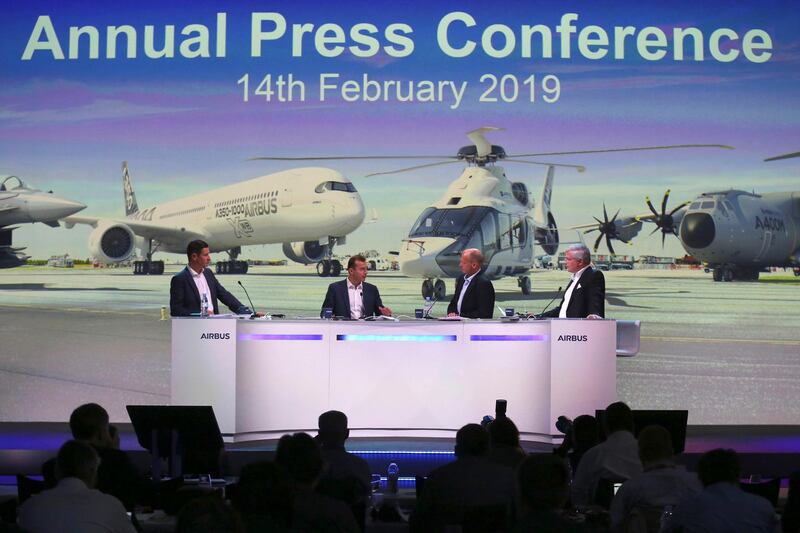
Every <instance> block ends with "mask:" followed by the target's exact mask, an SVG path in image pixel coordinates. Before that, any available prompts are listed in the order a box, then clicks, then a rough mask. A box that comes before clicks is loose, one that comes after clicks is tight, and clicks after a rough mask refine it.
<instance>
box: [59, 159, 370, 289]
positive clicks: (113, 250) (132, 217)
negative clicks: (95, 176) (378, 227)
mask: <svg viewBox="0 0 800 533" xmlns="http://www.w3.org/2000/svg"><path fill="white" fill-rule="evenodd" d="M122 180H123V188H124V196H125V217H120V218H103V217H88V216H70V217H67V218H65V219H64V222H65V223H66V226H67V227H68V228H71V227H72V226H74V225H75V224H88V225H90V226H92V227H93V228H94V230H93V231H92V233H91V234H90V236H89V250H90V252H91V253H92V255H93V256H94V257H96V258H97V259H99V260H100V261H103V262H107V263H114V262H122V261H126V260H128V259H130V258H131V257H133V256H134V255H135V253H136V250H137V249H138V250H141V251H142V252H143V255H144V257H145V259H144V260H140V261H135V262H134V273H135V274H162V273H163V272H164V262H163V261H153V259H152V256H153V254H154V253H155V252H157V251H161V252H170V253H179V254H183V253H186V245H187V244H188V243H189V242H190V241H192V240H194V239H202V240H204V241H206V242H207V243H208V245H209V249H210V250H211V251H212V252H223V251H224V252H227V253H228V254H229V256H230V260H229V261H217V263H216V269H217V272H218V273H220V274H233V273H240V274H245V273H247V262H246V261H239V260H237V258H238V256H239V254H240V253H241V251H242V246H248V245H256V244H275V243H283V252H284V253H285V254H286V256H287V257H288V258H289V259H291V260H292V261H297V262H299V263H303V264H311V263H317V271H318V273H319V274H320V275H321V276H338V275H339V273H340V272H341V269H342V265H341V264H340V263H339V261H336V260H333V259H332V249H333V247H334V245H336V244H342V243H344V241H345V236H346V235H347V234H349V233H351V232H353V231H354V230H355V229H357V228H358V227H359V226H360V225H361V223H362V222H363V221H364V204H363V202H362V201H361V197H360V196H359V194H358V192H357V191H356V189H355V187H354V186H353V184H352V183H351V182H350V180H348V179H347V178H345V177H344V176H342V175H341V174H340V173H339V172H336V171H335V170H331V169H328V168H319V167H309V168H298V169H292V170H286V171H282V172H276V173H274V174H269V175H266V176H261V177H259V178H255V179H251V180H247V181H242V182H239V183H236V184H233V185H228V186H226V187H220V188H218V189H214V190H211V191H207V192H204V193H200V194H195V195H193V196H187V197H184V198H179V199H177V200H173V201H171V202H165V203H161V204H158V205H155V206H153V207H149V208H147V209H143V210H140V209H139V205H138V204H137V202H136V195H135V194H134V192H133V186H132V185H131V179H130V174H129V172H128V164H127V162H123V163H122Z"/></svg>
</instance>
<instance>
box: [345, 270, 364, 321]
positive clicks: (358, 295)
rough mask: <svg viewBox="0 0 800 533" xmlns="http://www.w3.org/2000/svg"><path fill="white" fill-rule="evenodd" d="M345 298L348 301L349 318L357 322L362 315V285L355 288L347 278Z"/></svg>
mask: <svg viewBox="0 0 800 533" xmlns="http://www.w3.org/2000/svg"><path fill="white" fill-rule="evenodd" d="M347 297H348V298H349V299H350V318H352V319H353V320H358V319H359V318H361V317H362V316H363V314H364V284H363V283H359V284H358V286H355V285H353V283H352V282H351V281H350V278H348V279H347Z"/></svg>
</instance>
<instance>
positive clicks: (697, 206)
mask: <svg viewBox="0 0 800 533" xmlns="http://www.w3.org/2000/svg"><path fill="white" fill-rule="evenodd" d="M689 209H692V210H694V209H700V202H694V203H692V205H690V206H689Z"/></svg>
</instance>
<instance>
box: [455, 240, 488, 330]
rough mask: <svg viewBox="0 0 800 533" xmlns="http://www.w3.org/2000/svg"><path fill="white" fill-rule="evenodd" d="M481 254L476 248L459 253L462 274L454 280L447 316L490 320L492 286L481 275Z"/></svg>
mask: <svg viewBox="0 0 800 533" xmlns="http://www.w3.org/2000/svg"><path fill="white" fill-rule="evenodd" d="M482 265H483V254H482V253H481V251H480V250H478V249H477V248H468V249H466V250H464V251H463V252H461V261H460V262H459V267H460V268H461V272H462V273H463V274H462V275H461V276H459V277H458V279H457V280H456V292H454V293H453V299H452V300H450V305H448V306H447V316H462V317H464V318H492V315H493V314H494V285H492V282H491V281H489V279H488V278H486V277H485V276H484V275H483V272H482V271H481V268H482Z"/></svg>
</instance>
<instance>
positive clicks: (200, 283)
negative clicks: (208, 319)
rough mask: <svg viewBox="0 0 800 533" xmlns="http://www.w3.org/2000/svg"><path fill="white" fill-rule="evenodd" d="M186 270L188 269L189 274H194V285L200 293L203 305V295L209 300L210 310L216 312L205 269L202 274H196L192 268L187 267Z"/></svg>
mask: <svg viewBox="0 0 800 533" xmlns="http://www.w3.org/2000/svg"><path fill="white" fill-rule="evenodd" d="M186 268H188V269H189V272H190V273H191V274H192V279H193V280H194V284H195V285H196V286H197V292H199V293H200V302H201V305H202V302H203V294H205V295H206V298H207V299H208V309H209V310H210V311H214V302H212V301H211V289H209V288H208V281H206V277H205V276H204V275H203V270H205V269H203V270H201V271H200V272H195V271H194V269H193V268H192V267H188V266H187V267H186Z"/></svg>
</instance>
